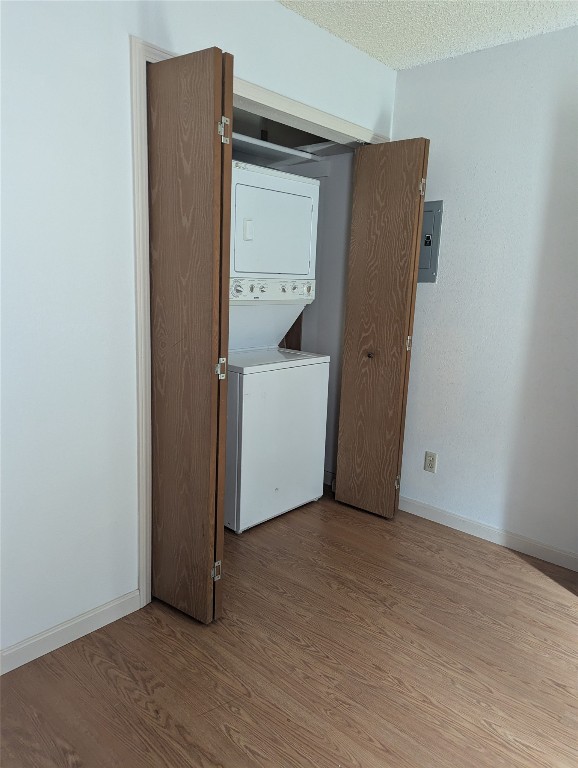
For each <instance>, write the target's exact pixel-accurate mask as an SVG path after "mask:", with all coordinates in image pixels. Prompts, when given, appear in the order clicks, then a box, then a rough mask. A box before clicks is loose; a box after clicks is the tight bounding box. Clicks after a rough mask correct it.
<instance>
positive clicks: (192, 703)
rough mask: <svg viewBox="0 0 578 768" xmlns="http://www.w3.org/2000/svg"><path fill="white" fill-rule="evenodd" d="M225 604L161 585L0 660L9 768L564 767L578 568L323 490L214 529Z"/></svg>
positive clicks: (575, 733)
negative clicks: (16, 659) (352, 504)
mask: <svg viewBox="0 0 578 768" xmlns="http://www.w3.org/2000/svg"><path fill="white" fill-rule="evenodd" d="M225 554H226V561H225V562H226V571H225V577H224V578H225V579H226V582H225V587H226V588H225V595H224V597H225V617H224V618H223V619H222V620H221V621H219V622H218V623H216V624H214V625H211V626H201V625H200V624H197V623H195V622H194V621H192V620H190V619H188V618H187V617H186V616H184V615H183V614H180V613H178V612H177V611H174V610H171V609H170V608H168V607H166V606H164V605H162V604H161V603H158V602H155V603H153V604H152V605H150V606H147V607H146V608H145V609H143V610H141V611H138V612H137V613H133V614H131V615H130V616H128V617H126V618H124V619H121V620H120V621H117V622H116V623H114V624H111V625H109V626H108V627H105V628H104V629H102V630H99V631H98V632H94V633H93V634H91V635H88V636H87V637H85V638H83V639H81V640H78V641H77V642H75V643H71V644H70V645H68V646H66V647H64V648H61V649H60V650H58V651H55V652H54V653H51V654H49V655H48V656H45V657H43V658H42V659H38V660H37V661H34V662H32V663H31V664H28V665H26V666H24V667H21V668H20V669H17V670H14V671H13V672H10V673H8V674H7V675H5V676H4V677H3V678H2V683H1V686H2V704H3V706H2V726H3V739H2V768H28V767H29V766H39V767H40V766H41V767H42V768H48V767H49V766H50V767H52V766H67V767H72V766H74V768H84V767H86V766H91V767H94V768H108V767H109V766H110V767H111V768H112V767H113V766H118V767H119V768H146V767H147V766H169V767H170V768H181V767H182V768H186V767H187V766H211V767H212V766H226V767H227V768H246V767H249V766H266V767H267V768H277V767H278V768H286V767H287V768H290V767H291V766H316V767H317V766H319V767H327V768H338V766H341V767H342V768H346V766H347V768H349V767H350V766H358V767H360V768H373V767H374V766H375V768H387V767H388V766H392V767H394V768H438V767H439V768H442V767H443V768H448V767H449V766H452V767H453V768H470V767H471V768H478V767H480V768H483V767H485V766H487V768H516V767H517V766H520V767H522V766H524V767H527V768H538V767H539V766H543V767H544V768H555V767H557V766H564V768H571V767H572V768H576V766H578V699H577V682H578V617H577V606H578V599H577V597H576V592H577V589H576V587H577V581H576V574H572V573H571V572H569V571H565V570H564V569H562V568H557V567H555V566H549V565H547V564H545V563H543V562H541V561H538V560H532V559H530V558H527V557H523V556H521V555H518V554H516V553H514V552H511V551H508V550H506V549H502V548H500V547H498V546H495V545H493V544H488V543H486V542H483V541H480V540H479V539H474V538H472V537H469V536H466V535H465V534H461V533H457V532H455V531H452V530H449V529H448V528H443V527H441V526H439V525H436V524H434V523H430V522H427V521H425V520H422V519H419V518H417V517H412V516H411V515H407V514H404V513H399V515H398V516H396V518H395V519H394V520H393V521H387V520H382V519H380V518H376V517H373V516H371V515H368V514H364V513H362V512H358V511H356V510H353V509H350V508H347V507H343V506H341V505H339V504H337V503H335V502H334V501H332V500H329V499H323V500H321V501H320V502H317V503H316V504H312V505H309V506H307V507H304V508H302V509H300V510H297V511H295V512H292V513H290V514H288V515H285V516H284V517H282V518H278V519H277V520H273V521H271V522H270V523H267V524H265V525H262V526H260V527H258V528H256V529H254V530H252V531H249V532H247V533H245V534H243V535H242V536H240V537H236V536H234V535H228V536H227V538H226V549H225Z"/></svg>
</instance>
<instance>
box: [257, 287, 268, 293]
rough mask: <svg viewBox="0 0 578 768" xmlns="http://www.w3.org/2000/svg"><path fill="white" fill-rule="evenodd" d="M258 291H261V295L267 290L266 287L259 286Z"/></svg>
mask: <svg viewBox="0 0 578 768" xmlns="http://www.w3.org/2000/svg"><path fill="white" fill-rule="evenodd" d="M259 290H260V291H261V293H265V291H266V290H267V286H266V285H260V286H259Z"/></svg>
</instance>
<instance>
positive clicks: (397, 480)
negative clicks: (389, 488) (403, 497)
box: [395, 475, 401, 491]
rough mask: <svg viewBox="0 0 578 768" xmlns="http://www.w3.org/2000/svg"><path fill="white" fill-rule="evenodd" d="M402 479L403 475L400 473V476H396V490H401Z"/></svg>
mask: <svg viewBox="0 0 578 768" xmlns="http://www.w3.org/2000/svg"><path fill="white" fill-rule="evenodd" d="M400 480H401V477H400V476H399V475H398V476H397V477H396V478H395V490H396V491H399V483H400Z"/></svg>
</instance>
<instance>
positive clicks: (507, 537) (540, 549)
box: [399, 496, 578, 571]
mask: <svg viewBox="0 0 578 768" xmlns="http://www.w3.org/2000/svg"><path fill="white" fill-rule="evenodd" d="M399 508H400V509H401V510H403V511H404V512H409V513H410V514H411V515H417V517H424V518H425V519H426V520H432V521H433V522H434V523H440V525H445V526H447V527H448V528H454V529H455V530H456V531H462V532H463V533H469V534H470V535H471V536H477V537H478V538H479V539H485V540H486V541H491V542H493V543H494V544H500V545H501V546H502V547H508V549H514V550H516V552H522V553H523V554H524V555H531V557H537V558H538V559H539V560H545V561H546V562H547V563H554V565H561V566H562V567H563V568H569V569H570V570H571V571H578V555H577V554H575V553H573V552H566V551H565V550H562V549H556V548H555V547H550V546H548V545H547V544H542V543H541V542H539V541H535V540H534V539H527V538H526V537H525V536H520V535H519V534H518V533H512V532H511V531H505V530H503V529H501V528H494V527H492V526H491V525H485V524H484V523H478V522H476V521H475V520H469V519H468V518H467V517H461V516H460V515H454V514H453V513H452V512H446V511H445V509H439V508H438V507H432V506H430V505H429V504H424V503H423V502H421V501H416V500H415V499H408V498H407V497H405V496H400V498H399Z"/></svg>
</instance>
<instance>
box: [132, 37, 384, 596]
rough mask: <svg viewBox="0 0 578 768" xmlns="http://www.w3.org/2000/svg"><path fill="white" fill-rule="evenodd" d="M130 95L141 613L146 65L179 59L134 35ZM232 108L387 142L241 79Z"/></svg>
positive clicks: (147, 445) (147, 491)
mask: <svg viewBox="0 0 578 768" xmlns="http://www.w3.org/2000/svg"><path fill="white" fill-rule="evenodd" d="M129 40H130V89H131V110H132V155H133V190H134V192H133V194H134V258H135V331H136V352H137V356H136V393H137V484H138V486H137V487H138V490H137V515H138V590H139V600H140V607H141V608H142V607H144V606H145V605H147V604H148V603H150V601H151V538H152V461H151V457H152V426H151V332H150V277H149V210H148V205H149V199H148V197H149V189H148V148H147V96H146V93H147V92H146V65H147V64H148V63H151V64H154V63H156V62H158V61H164V60H165V59H170V58H173V57H174V56H177V55H178V54H176V53H172V52H170V51H167V50H165V49H164V48H159V47H158V46H156V45H153V44H152V43H147V42H145V41H144V40H141V39H140V38H138V37H135V36H133V35H130V36H129ZM233 105H234V106H235V107H240V108H241V109H246V110H248V111H251V112H253V113H254V114H258V115H261V116H262V117H267V118H270V119H272V120H276V121H278V122H283V123H285V124H286V125H291V126H292V127H294V128H299V129H300V130H303V131H306V132H308V133H314V134H317V135H320V136H324V137H325V138H327V139H329V140H331V141H338V142H342V143H347V142H351V141H358V142H360V143H367V144H380V143H383V142H387V141H390V138H389V137H387V136H381V135H379V134H377V133H374V132H372V131H370V130H368V129H367V128H364V127H363V126H361V125H356V124H355V123H350V122H349V121H347V120H343V119H342V118H340V117H337V116H335V115H331V114H329V113H328V112H323V111H322V110H319V109H315V107H310V106H309V105H307V104H303V103H302V102H300V101H295V100H294V99H290V98H288V97H287V96H283V95H282V94H280V93H277V92H275V91H270V90H268V89H266V88H262V87H261V86H259V85H255V84H254V83H250V82H249V81H247V80H242V79H241V78H238V77H234V78H233Z"/></svg>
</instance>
